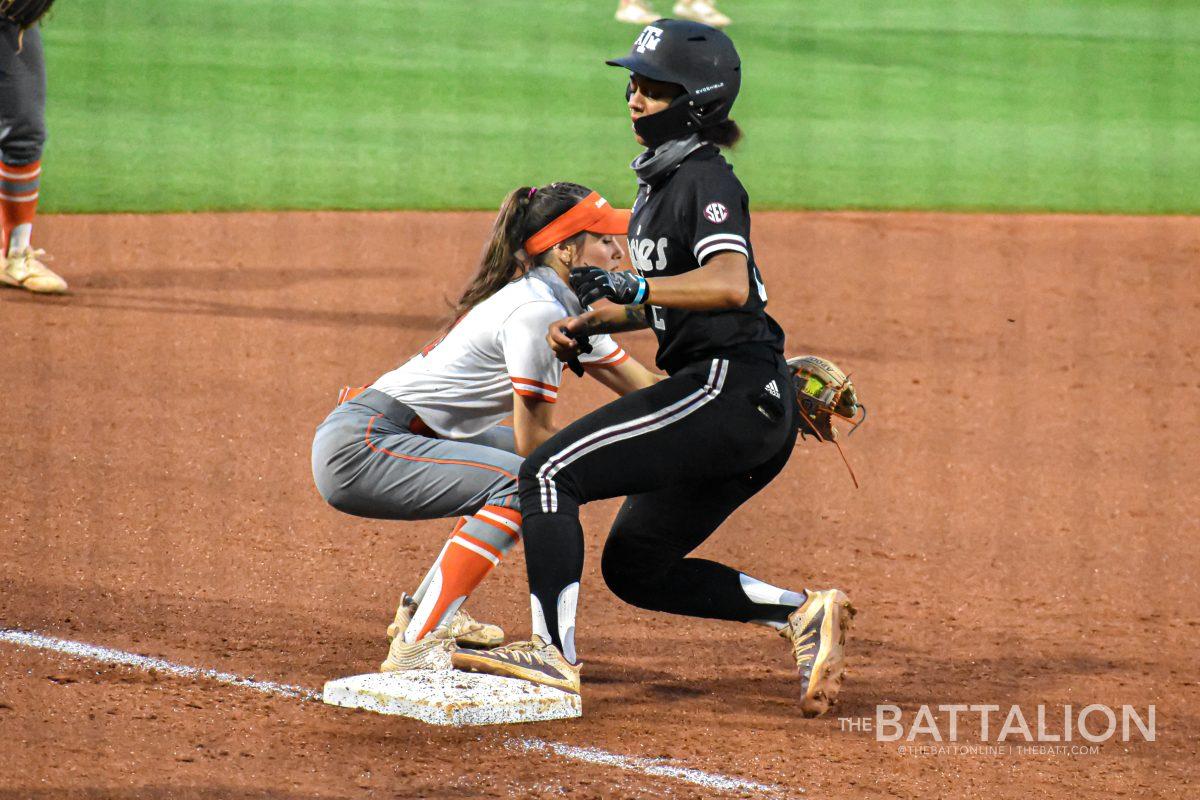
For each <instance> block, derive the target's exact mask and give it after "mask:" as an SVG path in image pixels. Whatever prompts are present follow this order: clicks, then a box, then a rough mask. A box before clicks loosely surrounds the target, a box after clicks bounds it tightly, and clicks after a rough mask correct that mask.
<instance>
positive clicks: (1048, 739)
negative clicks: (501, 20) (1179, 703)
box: [838, 703, 1156, 744]
mask: <svg viewBox="0 0 1200 800" xmlns="http://www.w3.org/2000/svg"><path fill="white" fill-rule="evenodd" d="M1155 722H1156V719H1155V711H1154V705H1153V704H1151V705H1149V706H1146V707H1144V708H1138V707H1135V706H1130V705H1123V706H1121V707H1120V708H1119V709H1114V708H1112V707H1111V706H1106V705H1102V704H1100V703H1092V704H1091V705H1087V706H1083V707H1082V708H1078V709H1077V708H1075V707H1074V706H1070V705H1063V706H1047V705H1041V704H1039V705H1037V706H1034V707H1032V708H1029V709H1023V708H1022V707H1021V706H1019V705H1013V706H1009V707H1008V708H1001V706H999V705H995V704H991V703H972V704H968V703H944V704H939V705H936V706H928V705H922V706H920V707H919V708H918V709H917V710H916V712H914V713H910V714H905V713H904V710H903V709H901V708H900V706H896V705H877V706H875V716H874V717H839V718H838V725H839V727H840V728H841V729H842V730H843V731H855V732H864V733H866V732H873V733H874V734H875V741H877V742H899V741H905V742H917V741H920V742H925V743H928V742H957V741H959V740H960V739H964V740H968V741H973V742H996V743H1005V742H1009V743H1012V742H1037V743H1039V744H1042V743H1054V742H1074V741H1083V742H1091V743H1093V744H1102V743H1104V742H1110V741H1113V740H1114V739H1117V740H1119V741H1122V742H1128V741H1145V742H1153V741H1154V738H1155Z"/></svg>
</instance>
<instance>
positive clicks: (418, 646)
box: [379, 628, 454, 672]
mask: <svg viewBox="0 0 1200 800" xmlns="http://www.w3.org/2000/svg"><path fill="white" fill-rule="evenodd" d="M439 633H444V629H441V628H439V629H438V630H435V631H432V632H431V633H430V634H429V635H428V636H426V637H425V638H424V639H422V640H421V641H419V642H412V643H409V642H406V641H404V636H403V635H401V636H397V637H396V638H394V639H392V645H391V647H389V648H388V654H387V659H385V660H384V662H383V663H382V664H380V665H379V671H380V672H407V671H408V670H414V669H446V670H448V669H450V668H451V667H452V666H453V665H452V664H451V663H450V653H451V652H453V651H454V640H453V639H448V638H444V636H439V635H438V634H439Z"/></svg>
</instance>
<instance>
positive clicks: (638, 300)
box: [629, 275, 650, 306]
mask: <svg viewBox="0 0 1200 800" xmlns="http://www.w3.org/2000/svg"><path fill="white" fill-rule="evenodd" d="M636 277H637V282H638V290H637V294H636V295H634V296H633V301H632V302H630V303H629V305H631V306H640V305H641V304H642V303H644V302H646V295H648V294H650V284H648V283H646V279H645V278H643V277H642V276H641V275H637V276H636Z"/></svg>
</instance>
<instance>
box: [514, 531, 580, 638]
mask: <svg viewBox="0 0 1200 800" xmlns="http://www.w3.org/2000/svg"><path fill="white" fill-rule="evenodd" d="M522 531H523V534H524V539H525V570H526V573H527V574H528V576H529V595H530V604H531V605H532V612H533V632H534V633H536V634H537V635H539V636H541V637H542V638H543V639H546V640H548V641H550V642H551V643H552V644H554V646H555V647H557V648H558V649H559V652H561V653H562V654H563V655H564V656H566V657H567V660H569V661H572V662H574V661H575V607H576V605H577V603H578V602H579V579H580V577H581V576H582V575H583V528H582V527H581V526H580V524H579V517H578V516H575V515H571V514H535V515H534V516H532V517H529V518H528V519H525V520H523V523H522ZM560 607H561V608H562V611H563V614H562V618H561V620H560V615H559V610H560Z"/></svg>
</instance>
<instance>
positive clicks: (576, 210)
mask: <svg viewBox="0 0 1200 800" xmlns="http://www.w3.org/2000/svg"><path fill="white" fill-rule="evenodd" d="M583 231H587V232H588V233H599V234H615V233H627V232H628V231H629V212H628V211H618V210H617V209H615V208H613V207H612V206H610V205H609V204H608V201H607V200H605V199H604V198H603V197H601V196H600V194H599V193H598V192H592V193H591V194H589V195H588V196H587V197H585V198H583V199H582V200H580V201H579V202H578V203H576V204H575V205H573V206H571V207H570V208H569V209H567V210H566V211H565V212H563V213H562V214H561V215H560V216H558V217H557V218H556V219H553V220H551V221H550V223H549V224H548V225H546V227H544V228H542V229H541V230H540V231H538V232H537V233H535V234H534V235H533V236H530V237H529V238H528V239H526V240H525V254H526V255H528V256H529V257H530V258H533V257H534V256H538V255H541V254H542V253H544V252H546V251H547V250H549V249H550V248H551V247H554V245H556V244H558V243H559V242H562V241H565V240H567V239H570V238H571V237H572V236H574V235H575V234H577V233H582V232H583Z"/></svg>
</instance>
